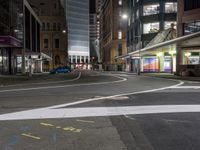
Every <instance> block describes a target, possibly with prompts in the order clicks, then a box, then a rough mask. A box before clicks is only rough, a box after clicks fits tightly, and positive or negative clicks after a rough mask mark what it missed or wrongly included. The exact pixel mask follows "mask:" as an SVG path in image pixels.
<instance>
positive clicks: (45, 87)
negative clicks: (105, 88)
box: [0, 75, 127, 93]
mask: <svg viewBox="0 0 200 150" xmlns="http://www.w3.org/2000/svg"><path fill="white" fill-rule="evenodd" d="M104 76H105V75H104ZM107 76H113V77H116V78H118V79H120V80H117V81H110V82H99V83H83V84H72V85H60V86H44V87H34V88H18V89H9V90H0V93H5V92H19V91H32V90H46V89H57V88H68V87H79V86H92V85H103V84H112V83H120V82H124V81H127V79H126V78H122V77H118V76H114V75H107Z"/></svg>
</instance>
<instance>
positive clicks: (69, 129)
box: [40, 123, 82, 133]
mask: <svg viewBox="0 0 200 150" xmlns="http://www.w3.org/2000/svg"><path fill="white" fill-rule="evenodd" d="M40 125H42V126H46V127H54V125H53V124H49V123H40ZM55 128H56V129H63V130H64V131H70V132H76V133H79V132H81V131H82V130H81V129H77V128H74V127H65V128H62V127H61V126H56V127H55Z"/></svg>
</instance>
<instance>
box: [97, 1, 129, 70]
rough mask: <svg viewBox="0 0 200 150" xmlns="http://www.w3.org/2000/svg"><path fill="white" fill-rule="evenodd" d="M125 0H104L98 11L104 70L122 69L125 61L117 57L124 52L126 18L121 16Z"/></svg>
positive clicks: (124, 8) (125, 5)
mask: <svg viewBox="0 0 200 150" xmlns="http://www.w3.org/2000/svg"><path fill="white" fill-rule="evenodd" d="M126 10H127V0H104V1H103V4H102V7H101V13H100V51H101V58H102V62H103V69H104V70H109V71H110V70H114V71H117V70H118V71H122V70H125V69H126V61H124V60H118V59H117V57H118V56H121V55H125V54H126V52H127V51H126V31H127V26H126V23H127V20H126V16H124V18H123V14H124V12H126Z"/></svg>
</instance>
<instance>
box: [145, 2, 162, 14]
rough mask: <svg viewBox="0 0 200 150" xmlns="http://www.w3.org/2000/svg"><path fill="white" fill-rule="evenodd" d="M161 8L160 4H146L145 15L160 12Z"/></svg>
mask: <svg viewBox="0 0 200 150" xmlns="http://www.w3.org/2000/svg"><path fill="white" fill-rule="evenodd" d="M159 9H160V5H159V4H153V5H145V6H144V7H143V15H144V16H148V15H153V14H158V13H159Z"/></svg>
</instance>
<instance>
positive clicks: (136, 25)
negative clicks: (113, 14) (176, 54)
mask: <svg viewBox="0 0 200 150" xmlns="http://www.w3.org/2000/svg"><path fill="white" fill-rule="evenodd" d="M128 3H129V4H128V6H129V9H128V12H127V13H128V16H129V18H128V31H127V53H131V52H135V51H138V50H140V49H143V48H145V47H147V46H149V43H150V42H151V41H152V40H153V39H154V38H155V37H156V36H157V35H158V33H161V32H162V31H164V30H168V29H170V28H171V24H174V25H176V16H177V0H148V1H146V0H129V1H128ZM168 31H171V30H168ZM165 33H169V34H170V33H171V32H167V31H166V32H164V33H163V34H161V35H164V36H166V37H163V38H160V39H163V41H165V40H167V39H168V37H167V36H168V35H167V34H165ZM158 38H159V37H157V38H156V39H158ZM164 39H165V40H164ZM168 40H169V39H168ZM161 41H162V40H161ZM161 41H160V42H161ZM163 41H162V42H163ZM151 43H152V42H151ZM154 44H156V43H155V42H154ZM167 55H168V54H167V53H166V57H165V58H166V63H165V64H166V65H169V64H170V60H169V58H168V56H167ZM142 57H143V60H141V61H139V59H138V57H127V60H128V62H129V71H132V72H138V71H144V72H155V71H158V69H152V68H149V69H142V68H143V66H141V65H146V66H152V65H151V63H152V62H155V61H158V60H157V59H156V58H157V56H156V54H152V53H151V54H146V56H142ZM145 57H146V58H145ZM149 63H150V64H149ZM148 64H149V65H148ZM140 68H141V69H140ZM168 68H169V66H168ZM165 70H169V69H164V70H162V71H165Z"/></svg>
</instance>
